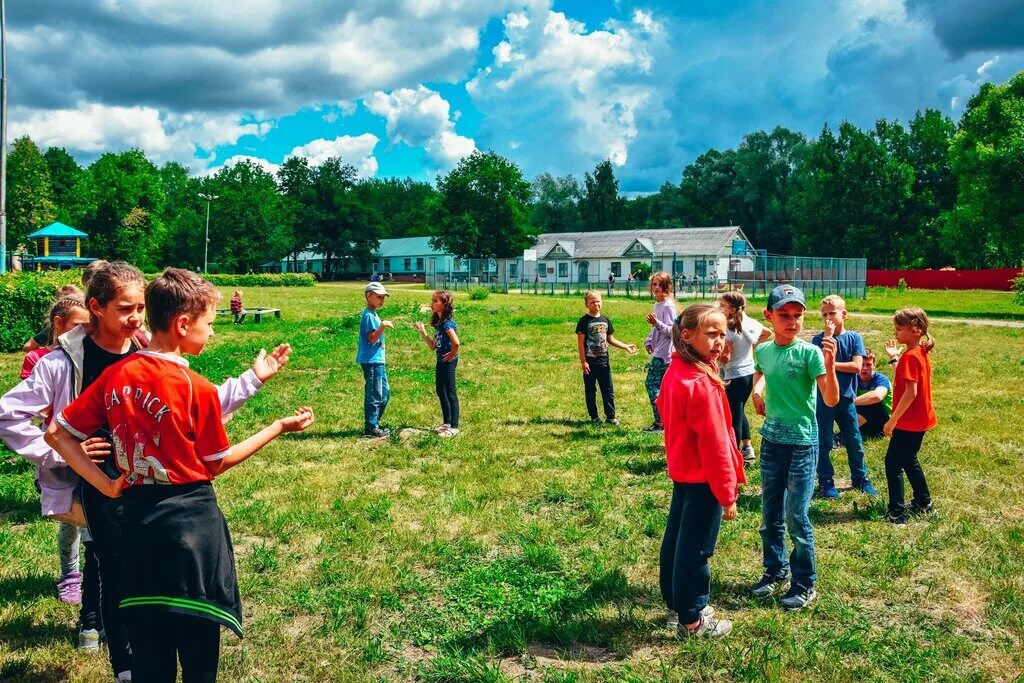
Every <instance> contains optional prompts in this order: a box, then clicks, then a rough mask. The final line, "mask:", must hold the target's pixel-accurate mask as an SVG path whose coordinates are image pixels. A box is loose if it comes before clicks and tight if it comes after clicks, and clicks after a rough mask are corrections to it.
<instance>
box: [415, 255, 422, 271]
mask: <svg viewBox="0 0 1024 683" xmlns="http://www.w3.org/2000/svg"><path fill="white" fill-rule="evenodd" d="M416 270H423V259H422V258H417V259H416Z"/></svg>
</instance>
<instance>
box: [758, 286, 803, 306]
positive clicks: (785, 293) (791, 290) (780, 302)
mask: <svg viewBox="0 0 1024 683" xmlns="http://www.w3.org/2000/svg"><path fill="white" fill-rule="evenodd" d="M786 304H800V305H801V306H803V307H804V308H807V301H806V300H805V299H804V293H803V292H801V291H800V290H799V289H798V288H796V287H794V286H793V285H779V286H778V287H776V288H775V289H773V290H772V293H771V294H769V295H768V306H767V308H768V310H769V311H774V310H775V309H777V308H781V307H783V306H785V305H786Z"/></svg>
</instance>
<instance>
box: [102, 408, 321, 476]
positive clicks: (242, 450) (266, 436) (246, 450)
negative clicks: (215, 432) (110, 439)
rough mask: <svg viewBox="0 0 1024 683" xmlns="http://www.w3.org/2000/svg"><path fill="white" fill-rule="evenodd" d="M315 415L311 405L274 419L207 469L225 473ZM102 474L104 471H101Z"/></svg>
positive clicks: (208, 463) (300, 428)
mask: <svg viewBox="0 0 1024 683" xmlns="http://www.w3.org/2000/svg"><path fill="white" fill-rule="evenodd" d="M314 420H315V417H314V415H313V409H312V408H310V407H308V406H307V407H304V408H299V409H298V410H296V411H295V414H294V415H289V416H288V417H283V418H280V419H278V420H274V421H273V422H271V423H270V424H269V425H267V426H266V427H264V428H263V429H261V430H260V431H258V432H256V433H255V434H253V435H252V436H250V437H249V438H248V439H246V440H245V441H242V442H241V443H238V444H235V445H234V446H232V447H231V451H230V452H229V453H228V454H227V455H226V456H225V457H223V458H221V459H220V460H214V461H212V462H207V463H206V469H208V470H209V471H210V474H212V475H214V476H217V475H218V474H223V473H224V472H226V471H228V470H229V469H231V468H232V467H234V466H235V465H238V464H239V463H241V462H243V461H245V460H247V459H249V457H250V456H252V455H253V454H255V453H256V451H258V450H260V449H261V448H263V447H264V446H266V445H267V444H268V443H270V442H271V441H273V440H274V439H276V438H277V437H279V436H281V435H282V434H286V433H288V432H301V431H303V430H304V429H306V428H308V427H309V426H310V425H311V424H313V422H314ZM101 474H102V472H101Z"/></svg>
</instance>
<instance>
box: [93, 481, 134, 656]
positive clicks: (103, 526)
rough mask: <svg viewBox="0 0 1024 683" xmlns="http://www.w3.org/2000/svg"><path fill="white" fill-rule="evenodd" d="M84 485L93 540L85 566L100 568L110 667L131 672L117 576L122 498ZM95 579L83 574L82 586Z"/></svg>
mask: <svg viewBox="0 0 1024 683" xmlns="http://www.w3.org/2000/svg"><path fill="white" fill-rule="evenodd" d="M81 486H82V489H81V491H82V508H83V509H84V510H85V518H86V520H87V521H88V523H89V534H90V535H91V536H92V542H91V543H88V544H87V549H86V558H87V559H86V563H85V569H86V572H87V573H88V572H89V571H90V567H92V571H93V572H96V570H97V569H98V570H99V571H98V577H99V605H100V615H101V617H102V622H103V632H104V634H105V635H106V638H107V648H108V654H109V656H110V667H111V668H112V669H113V671H114V675H115V676H116V675H117V674H119V673H121V672H122V671H130V670H131V668H132V666H131V647H130V646H129V644H128V629H127V628H125V625H124V624H123V623H122V621H121V615H120V610H119V609H118V605H119V604H120V602H121V595H120V593H119V590H118V588H119V586H120V585H121V583H120V581H119V579H118V563H119V559H118V544H119V543H120V542H121V501H120V500H118V499H114V498H108V497H107V496H105V495H103V494H102V493H100V492H99V491H97V490H96V489H95V488H94V487H93V486H92V485H91V484H89V483H88V482H86V481H84V480H83V481H82V484H81ZM89 546H91V548H89ZM93 560H95V561H93ZM95 580H96V575H95V574H94V575H93V576H86V577H84V578H83V584H84V586H83V587H84V588H86V590H87V591H88V586H89V584H90V583H91V582H95ZM93 585H95V583H93ZM83 598H84V596H83Z"/></svg>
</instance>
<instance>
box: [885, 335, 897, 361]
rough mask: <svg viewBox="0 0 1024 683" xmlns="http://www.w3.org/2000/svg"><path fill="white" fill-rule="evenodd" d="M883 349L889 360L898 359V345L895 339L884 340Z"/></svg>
mask: <svg viewBox="0 0 1024 683" xmlns="http://www.w3.org/2000/svg"><path fill="white" fill-rule="evenodd" d="M884 348H885V353H886V354H887V355H888V356H889V358H890V360H896V359H897V358H899V357H900V344H899V342H898V341H896V340H895V339H886V340H885V346H884Z"/></svg>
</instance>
